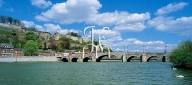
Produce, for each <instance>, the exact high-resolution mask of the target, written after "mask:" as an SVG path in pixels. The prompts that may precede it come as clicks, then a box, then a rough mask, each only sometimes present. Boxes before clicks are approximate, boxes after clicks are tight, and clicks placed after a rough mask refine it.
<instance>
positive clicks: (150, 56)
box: [147, 56, 158, 62]
mask: <svg viewBox="0 0 192 85" xmlns="http://www.w3.org/2000/svg"><path fill="white" fill-rule="evenodd" d="M155 57H158V56H150V57H149V58H147V62H149V60H150V59H151V58H155Z"/></svg>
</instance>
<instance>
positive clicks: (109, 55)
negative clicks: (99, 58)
mask: <svg viewBox="0 0 192 85" xmlns="http://www.w3.org/2000/svg"><path fill="white" fill-rule="evenodd" d="M102 45H104V46H106V47H107V50H108V58H111V54H110V49H109V46H107V45H106V44H102Z"/></svg>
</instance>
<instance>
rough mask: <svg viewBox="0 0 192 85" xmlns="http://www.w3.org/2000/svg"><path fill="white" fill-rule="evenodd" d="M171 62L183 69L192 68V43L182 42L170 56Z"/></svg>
mask: <svg viewBox="0 0 192 85" xmlns="http://www.w3.org/2000/svg"><path fill="white" fill-rule="evenodd" d="M169 57H170V59H171V62H172V63H174V64H179V65H181V66H182V67H187V68H192V41H191V40H186V41H184V42H181V43H180V44H179V45H178V46H177V48H175V49H173V50H172V51H171V54H170V55H169Z"/></svg>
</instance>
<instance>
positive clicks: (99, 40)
mask: <svg viewBox="0 0 192 85" xmlns="http://www.w3.org/2000/svg"><path fill="white" fill-rule="evenodd" d="M102 30H109V27H103V28H102V29H101V30H100V33H99V39H98V43H99V48H100V49H101V52H103V47H102V45H101V32H102ZM102 38H105V37H104V36H102Z"/></svg>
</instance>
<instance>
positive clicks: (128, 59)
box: [127, 56, 137, 62]
mask: <svg viewBox="0 0 192 85" xmlns="http://www.w3.org/2000/svg"><path fill="white" fill-rule="evenodd" d="M132 58H137V56H130V57H128V58H127V62H131V59H132Z"/></svg>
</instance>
